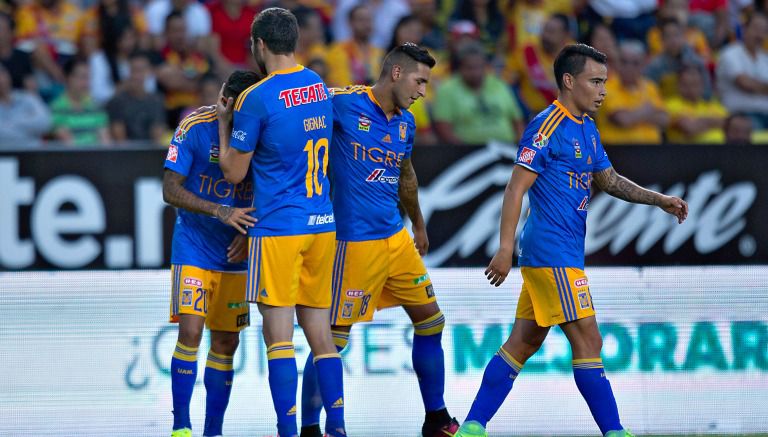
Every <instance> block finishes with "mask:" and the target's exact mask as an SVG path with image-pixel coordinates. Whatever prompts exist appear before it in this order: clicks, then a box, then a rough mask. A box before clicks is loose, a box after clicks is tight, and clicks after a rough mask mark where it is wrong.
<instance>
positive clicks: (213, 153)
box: [208, 143, 219, 163]
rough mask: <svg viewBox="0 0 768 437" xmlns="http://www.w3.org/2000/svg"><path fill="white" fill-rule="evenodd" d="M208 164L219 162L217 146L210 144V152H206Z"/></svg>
mask: <svg viewBox="0 0 768 437" xmlns="http://www.w3.org/2000/svg"><path fill="white" fill-rule="evenodd" d="M208 162H213V163H217V162H219V145H218V144H213V143H211V150H209V151H208Z"/></svg>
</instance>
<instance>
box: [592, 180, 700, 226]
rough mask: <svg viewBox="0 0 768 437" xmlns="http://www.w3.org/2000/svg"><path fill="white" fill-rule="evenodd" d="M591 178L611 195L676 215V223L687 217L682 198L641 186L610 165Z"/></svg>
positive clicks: (686, 209) (686, 207) (686, 206)
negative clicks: (656, 207)
mask: <svg viewBox="0 0 768 437" xmlns="http://www.w3.org/2000/svg"><path fill="white" fill-rule="evenodd" d="M593 180H594V182H595V185H597V187H598V188H600V189H601V190H603V191H605V192H606V193H608V194H610V195H611V196H613V197H616V198H619V199H621V200H626V201H627V202H632V203H642V204H645V205H654V206H658V207H659V208H661V209H663V210H664V211H665V212H667V213H669V214H672V215H674V216H675V217H677V222H678V223H682V222H683V221H684V220H685V218H686V217H688V204H687V203H686V202H685V201H684V200H683V199H681V198H679V197H674V196H667V195H664V194H661V193H657V192H655V191H652V190H649V189H646V188H643V187H641V186H640V185H637V184H636V183H634V182H632V181H630V180H629V179H627V178H626V177H624V176H622V175H620V174H618V173H617V172H616V170H615V169H614V168H613V167H612V166H611V167H608V168H606V169H605V170H602V171H599V172H597V173H595V174H593Z"/></svg>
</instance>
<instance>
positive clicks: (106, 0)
mask: <svg viewBox="0 0 768 437" xmlns="http://www.w3.org/2000/svg"><path fill="white" fill-rule="evenodd" d="M85 22H86V23H85V33H87V34H89V35H94V36H96V38H97V39H98V42H99V46H100V47H101V48H102V49H104V52H105V53H106V54H107V56H110V55H111V54H113V53H115V52H116V51H117V44H118V42H119V41H120V37H121V36H122V35H123V33H124V32H125V30H126V29H133V30H134V31H135V32H136V35H135V37H136V38H140V39H141V41H139V40H138V39H137V45H138V46H139V47H141V49H143V50H146V49H148V48H149V43H150V40H149V34H148V32H147V20H146V19H145V18H144V11H143V10H142V9H141V8H139V7H137V6H136V5H135V3H132V2H130V0H99V1H98V3H97V4H96V5H94V6H93V7H91V8H90V9H88V11H86V15H85Z"/></svg>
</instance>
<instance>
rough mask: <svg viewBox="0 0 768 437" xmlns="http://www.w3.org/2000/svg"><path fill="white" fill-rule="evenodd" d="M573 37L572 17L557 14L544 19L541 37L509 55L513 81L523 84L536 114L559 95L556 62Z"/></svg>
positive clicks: (527, 103)
mask: <svg viewBox="0 0 768 437" xmlns="http://www.w3.org/2000/svg"><path fill="white" fill-rule="evenodd" d="M570 39H571V38H570V34H569V33H568V17H566V16H564V15H560V14H555V15H553V16H551V17H549V19H548V20H547V21H546V23H544V30H543V31H542V32H541V38H540V39H539V40H538V41H536V42H532V43H528V44H524V45H522V46H520V47H519V49H518V51H516V52H514V53H512V54H511V55H510V56H509V57H508V58H507V77H508V78H509V82H510V83H515V84H518V85H519V87H520V96H521V98H522V100H523V104H524V105H525V106H526V108H527V110H528V111H529V112H531V113H533V114H536V113H538V112H540V111H542V110H544V108H546V107H547V106H549V105H550V104H551V103H552V102H553V101H554V100H555V99H556V98H557V83H556V82H555V72H554V70H553V69H552V65H553V64H554V62H555V57H556V56H557V54H558V53H560V50H561V49H562V48H563V47H564V46H565V45H566V44H567V43H568V42H569V41H570Z"/></svg>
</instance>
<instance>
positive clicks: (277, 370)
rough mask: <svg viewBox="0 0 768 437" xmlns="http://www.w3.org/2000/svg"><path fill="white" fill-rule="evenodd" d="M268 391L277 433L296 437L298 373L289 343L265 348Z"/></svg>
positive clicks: (290, 343)
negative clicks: (275, 415)
mask: <svg viewBox="0 0 768 437" xmlns="http://www.w3.org/2000/svg"><path fill="white" fill-rule="evenodd" d="M267 360H268V361H267V362H268V367H269V390H270V392H271V393H272V403H273V404H274V406H275V412H276V413H277V433H278V434H279V435H281V436H286V437H290V436H294V435H297V434H298V432H297V428H296V389H297V387H298V385H299V372H298V370H296V352H295V351H294V349H293V343H292V342H290V341H284V342H278V343H273V344H271V345H270V346H269V347H268V348H267Z"/></svg>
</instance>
